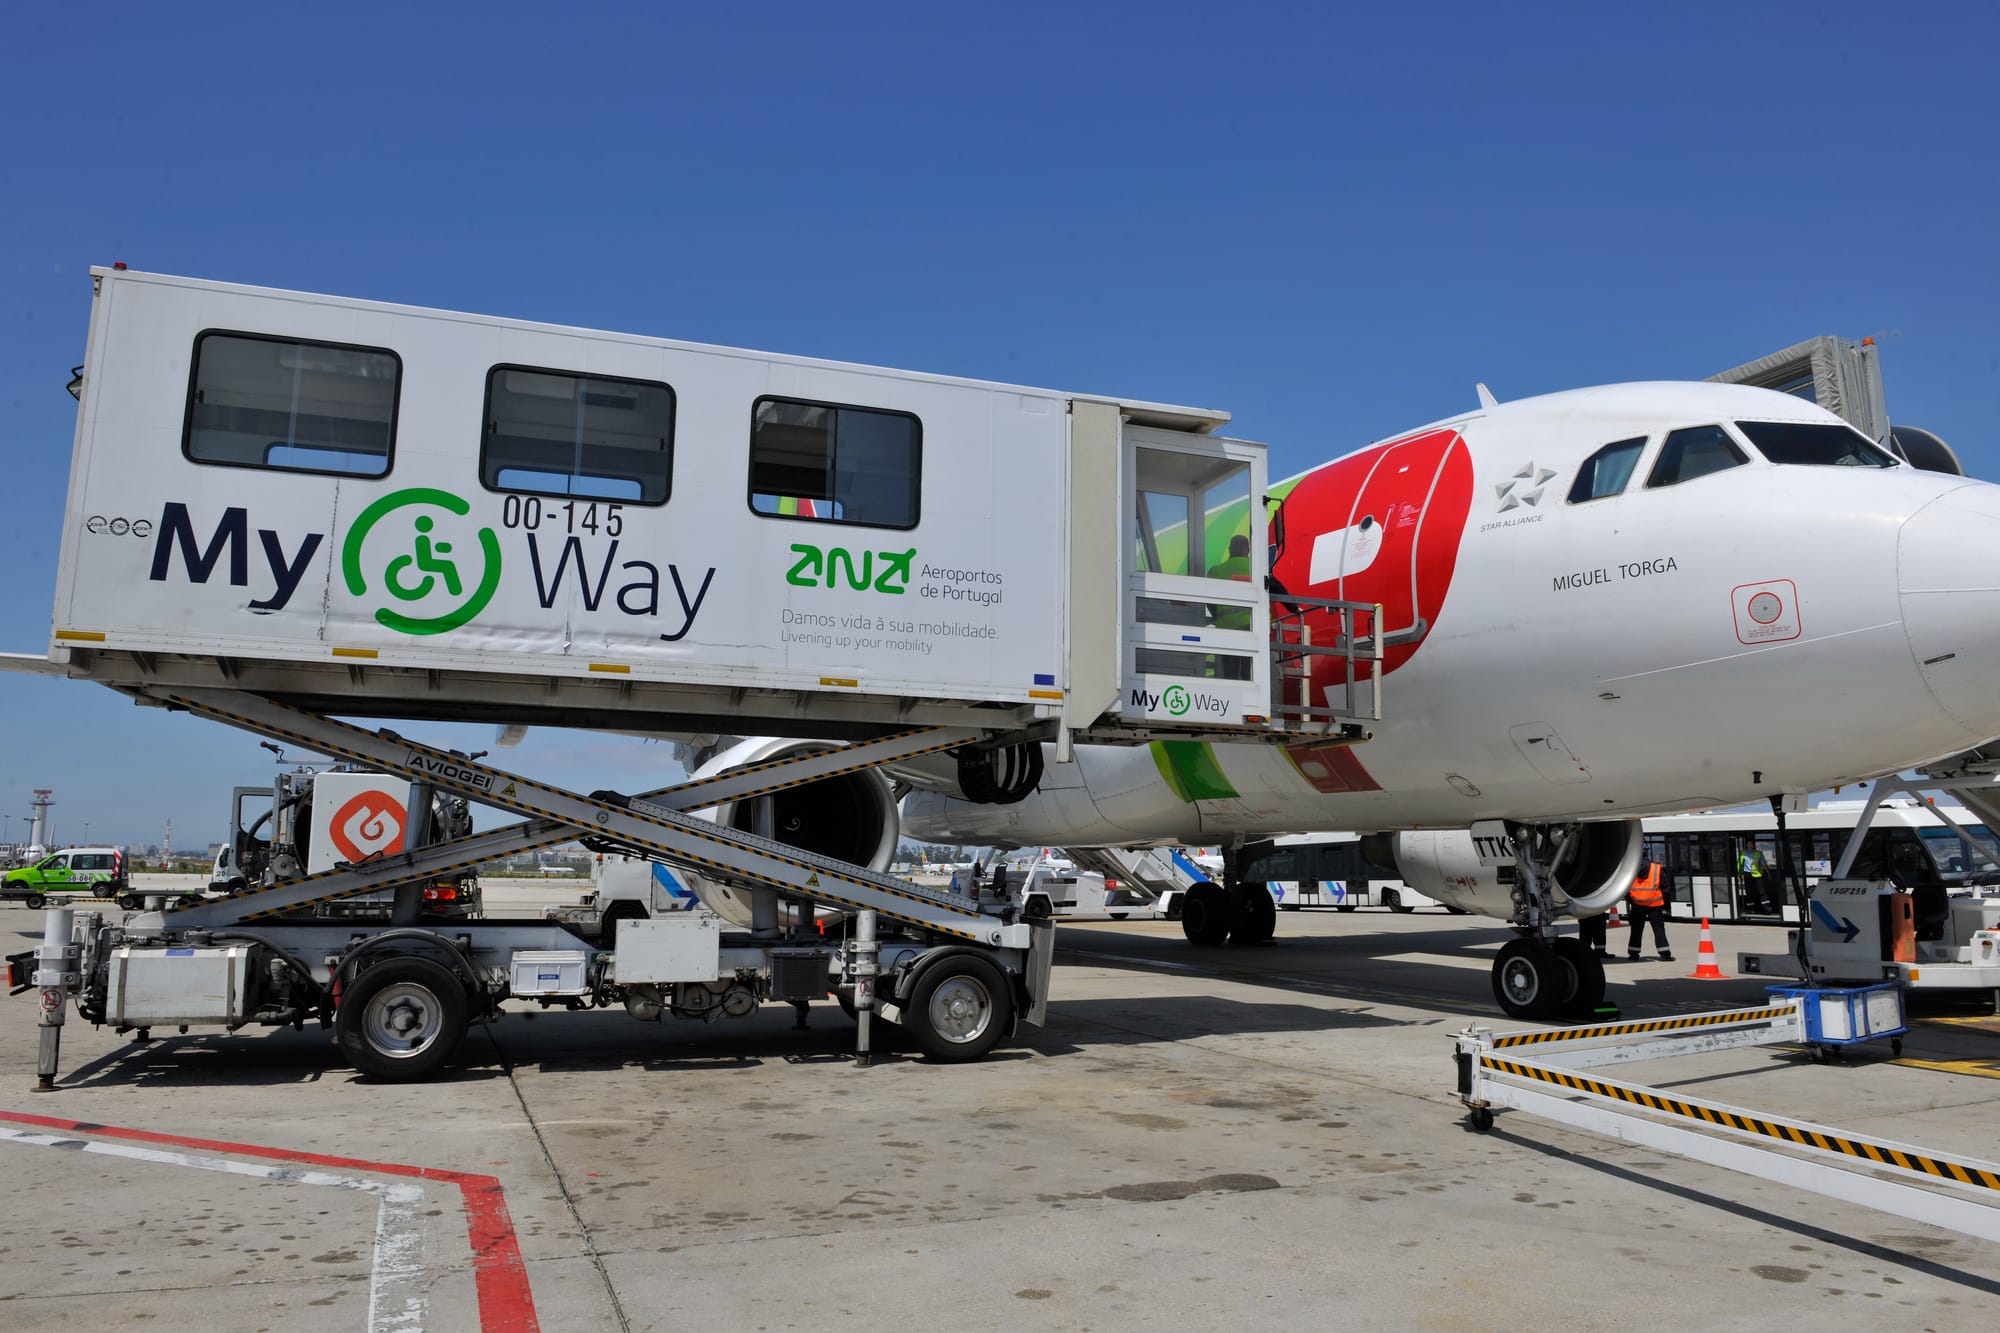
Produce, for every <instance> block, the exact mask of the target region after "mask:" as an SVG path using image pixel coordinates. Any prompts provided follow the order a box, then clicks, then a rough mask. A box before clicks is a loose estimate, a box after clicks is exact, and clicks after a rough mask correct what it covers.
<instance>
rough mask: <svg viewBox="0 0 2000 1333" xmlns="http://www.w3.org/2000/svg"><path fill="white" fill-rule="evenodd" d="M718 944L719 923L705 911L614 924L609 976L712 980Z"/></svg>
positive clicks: (633, 980)
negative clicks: (615, 932)
mask: <svg viewBox="0 0 2000 1333" xmlns="http://www.w3.org/2000/svg"><path fill="white" fill-rule="evenodd" d="M721 947H722V933H721V922H720V920H719V919H718V918H716V917H713V916H709V915H707V914H706V913H701V914H695V913H679V912H677V913H675V914H674V915H673V916H670V917H667V918H665V919H664V920H659V921H635V920H632V919H630V918H627V919H626V920H623V921H620V922H619V923H618V952H617V954H616V956H615V957H614V959H613V961H612V965H611V979H612V980H613V981H616V982H617V983H618V984H619V985H621V986H629V985H634V984H637V983H644V982H655V983H657V982H670V981H713V980H715V972H716V967H717V959H718V957H719V956H720V952H721Z"/></svg>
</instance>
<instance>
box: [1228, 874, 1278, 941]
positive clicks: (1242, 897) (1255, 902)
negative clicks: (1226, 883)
mask: <svg viewBox="0 0 2000 1333" xmlns="http://www.w3.org/2000/svg"><path fill="white" fill-rule="evenodd" d="M1233 896H1234V897H1235V899H1236V924H1235V925H1234V926H1232V927H1230V930H1229V938H1230V939H1232V940H1234V941H1235V942H1236V943H1238V944H1262V943H1264V942H1265V941H1266V940H1269V939H1270V938H1271V937H1272V936H1273V935H1275V934H1277V933H1278V904H1277V901H1276V900H1275V899H1274V898H1272V897H1271V891H1270V890H1269V889H1267V888H1265V887H1264V886H1263V885H1262V884H1238V885H1237V886H1236V891H1235V893H1234V895H1233Z"/></svg>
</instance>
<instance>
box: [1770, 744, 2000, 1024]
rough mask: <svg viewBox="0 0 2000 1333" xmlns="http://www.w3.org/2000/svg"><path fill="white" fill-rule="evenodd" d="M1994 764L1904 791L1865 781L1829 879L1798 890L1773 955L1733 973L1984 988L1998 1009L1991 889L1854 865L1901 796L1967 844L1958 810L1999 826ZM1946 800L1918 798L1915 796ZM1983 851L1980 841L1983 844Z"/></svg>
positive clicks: (1996, 894)
mask: <svg viewBox="0 0 2000 1333" xmlns="http://www.w3.org/2000/svg"><path fill="white" fill-rule="evenodd" d="M1995 767H1996V761H1995V760H1993V759H1991V758H1989V757H1988V756H1986V755H1984V754H1983V753H1980V752H1973V753H1970V754H1966V755H1960V756H1957V757H1956V758H1955V759H1954V760H1952V761H1950V762H1949V763H1947V764H1945V765H1940V766H1935V767H1934V768H1933V769H1932V770H1929V771H1926V772H1925V773H1924V774H1923V775H1922V776H1921V777H1920V779H1919V780H1918V781H1916V782H1913V783H1909V784H1905V783H1902V782H1900V781H1897V780H1894V779H1883V780H1880V781H1878V782H1877V783H1876V784H1875V788H1874V791H1873V792H1872V793H1870V795H1869V798H1868V801H1867V804H1866V805H1865V806H1864V807H1863V809H1862V812H1861V815H1860V818H1859V819H1857V820H1856V821H1855V825H1854V830H1853V832H1852V833H1851V834H1849V835H1848V839H1847V843H1846V846H1845V847H1844V849H1843V850H1842V852H1841V855H1840V858H1839V860H1838V862H1837V863H1836V864H1835V865H1834V866H1833V867H1832V871H1833V874H1832V877H1831V878H1828V879H1823V880H1820V881H1819V882H1817V883H1815V884H1812V885H1811V886H1810V887H1809V888H1808V890H1807V893H1806V915H1807V918H1808V920H1807V924H1806V925H1804V926H1803V927H1801V928H1799V929H1796V930H1788V931H1786V932H1785V939H1786V948H1785V951H1784V952H1782V953H1752V952H1748V951H1746V952H1742V953H1739V954H1738V955H1737V957H1736V965H1737V971H1739V972H1743V973H1748V974H1751V975H1754V976H1775V977H1798V978H1800V979H1802V980H1804V981H1806V982H1807V983H1809V984H1811V985H1816V986H1829V985H1843V984H1846V985H1867V984H1870V983H1874V982H1878V981H1891V982H1895V983H1896V984H1898V985H1900V986H1902V987H1904V988H1906V989H1908V990H1912V991H1927V992H1935V991H1980V990H1984V991H1989V992H1991V993H1992V995H1993V1000H1994V1009H1995V1012H2000V886H1996V885H1992V884H1984V883H1976V882H1965V883H1949V882H1945V881H1943V880H1940V879H1937V878H1935V877H1933V876H1930V875H1925V876H1923V877H1921V878H1916V879H1906V878H1903V876H1904V868H1903V867H1900V866H1878V865H1863V864H1861V863H1860V861H1859V857H1860V853H1861V848H1862V845H1863V843H1864V840H1865V839H1866V838H1867V835H1868V830H1869V828H1870V827H1871V825H1872V823H1873V821H1874V818H1875V815H1876V813H1877V812H1878V811H1879V810H1880V809H1881V808H1882V805H1883V802H1885V801H1886V800H1887V799H1888V798H1889V797H1890V796H1892V795H1894V794H1896V793H1898V792H1902V793H1906V794H1908V795H1910V796H1913V797H1915V798H1916V799H1917V800H1919V801H1921V802H1924V804H1925V806H1926V808H1928V809H1929V810H1930V811H1931V813H1933V814H1935V815H1936V816H1937V817H1938V818H1939V819H1941V820H1943V821H1944V822H1945V823H1947V824H1949V825H1951V826H1952V827H1953V828H1954V829H1955V830H1957V831H1958V832H1959V833H1960V835H1961V836H1962V837H1963V838H1965V839H1966V841H1967V843H1968V844H1969V845H1977V844H1976V841H1975V840H1977V839H1978V838H1979V834H1978V832H1976V831H1975V830H1972V829H1970V828H1966V827H1964V825H1963V824H1962V822H1961V818H1960V817H1961V815H1963V814H1964V813H1965V812H1966V811H1970V812H1971V813H1972V814H1974V815H1976V816H1978V817H1979V818H1980V819H1981V820H1982V821H1983V822H1984V823H1985V826H1986V828H1987V829H1989V830H1991V829H2000V788H1996V787H1995V785H1994V780H1993V779H1994V772H1995ZM1928 790H1935V791H1941V792H1943V793H1945V794H1948V795H1949V796H1952V797H1954V798H1956V800H1957V803H1958V806H1959V807H1960V808H1959V809H1958V810H1957V811H1956V812H1954V808H1953V806H1952V805H1951V804H1950V803H1948V802H1938V801H1930V800H1928V799H1927V798H1926V797H1925V795H1924V792H1925V791H1928ZM1987 845H1990V844H1987Z"/></svg>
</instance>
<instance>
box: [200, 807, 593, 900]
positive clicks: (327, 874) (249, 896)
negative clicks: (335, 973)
mask: <svg viewBox="0 0 2000 1333" xmlns="http://www.w3.org/2000/svg"><path fill="white" fill-rule="evenodd" d="M575 835H576V831H575V830H574V829H570V828H564V829H562V830H561V831H560V832H557V833H555V834H552V835H550V836H549V837H546V838H540V839H537V840H536V841H534V842H528V843H522V844H520V845H519V850H520V851H523V852H532V851H534V850H535V849H536V848H539V847H553V846H555V845H556V844H557V843H559V842H568V841H569V840H570V839H571V838H572V837H574V836H575ZM492 859H493V857H492V854H491V853H488V854H486V855H484V856H475V857H469V858H467V859H466V860H463V861H453V862H450V863H449V864H447V865H441V866H435V867H433V868H431V869H429V870H424V871H421V872H419V873H418V874H417V875H415V876H413V878H421V879H449V878H451V877H452V876H453V875H458V874H467V873H470V872H471V871H473V870H476V869H478V868H479V867H480V866H482V865H485V864H486V863H487V862H488V861H491V860H492ZM368 867H369V863H368V862H366V861H357V862H354V863H352V864H349V865H344V866H338V867H336V868H334V869H332V870H322V871H320V872H319V873H318V874H317V875H308V876H306V877H305V878H304V879H292V880H285V881H283V882H282V883H278V884H272V885H268V886H266V887H264V888H258V889H249V890H246V891H245V892H242V893H233V894H231V895H229V901H233V902H239V903H244V904H246V905H247V904H250V903H253V902H255V900H256V899H257V898H258V897H259V896H260V895H263V894H267V893H275V892H277V891H278V890H279V889H296V888H298V887H299V886H300V885H303V884H310V883H311V882H312V881H314V880H316V879H332V878H333V877H334V876H336V875H345V874H347V873H349V872H350V871H355V870H366V869H368ZM377 887H378V886H376V885H372V884H363V885H360V886H358V887H355V888H346V889H342V890H340V891H339V892H338V893H323V894H320V895H318V896H317V897H313V898H300V899H296V900H294V901H292V902H289V903H286V904H285V905H284V906H283V907H266V908H263V909H261V910H260V911H255V912H249V913H246V914H245V915H244V917H243V919H244V920H245V921H266V920H269V919H270V918H272V917H276V916H289V915H290V914H292V913H293V912H299V911H303V910H305V909H306V908H308V907H318V906H319V905H320V904H322V903H331V902H338V901H340V900H341V899H342V898H352V897H353V896H354V895H356V894H358V893H372V892H374V891H375V890H376V888H377Z"/></svg>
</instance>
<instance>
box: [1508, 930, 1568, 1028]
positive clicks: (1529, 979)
mask: <svg viewBox="0 0 2000 1333" xmlns="http://www.w3.org/2000/svg"><path fill="white" fill-rule="evenodd" d="M1570 977H1571V973H1570V969H1569V967H1568V966H1567V965H1566V964H1565V963H1564V962H1563V960H1562V959H1561V958H1559V957H1557V956H1556V954H1555V953H1554V952H1553V951H1551V950H1550V949H1548V948H1546V947H1544V946H1543V944H1542V942H1541V941H1540V940H1534V939H1516V940H1509V941H1508V942H1507V944H1506V947H1504V948H1503V949H1501V950H1500V957H1499V958H1498V959H1496V960H1495V961H1494V963H1493V998H1494V999H1495V1000H1498V1001H1499V1002H1500V1008H1501V1009H1503V1010H1505V1011H1506V1013H1507V1016H1508V1017H1509V1018H1530V1019H1542V1018H1549V1017H1551V1016H1553V1015H1554V1014H1555V1012H1556V1010H1558V1009H1560V1008H1561V1007H1562V1004H1563V1001H1564V1000H1565V999H1567V998H1568V996H1569V992H1570V990H1571V989H1572V986H1571V980H1570Z"/></svg>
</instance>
